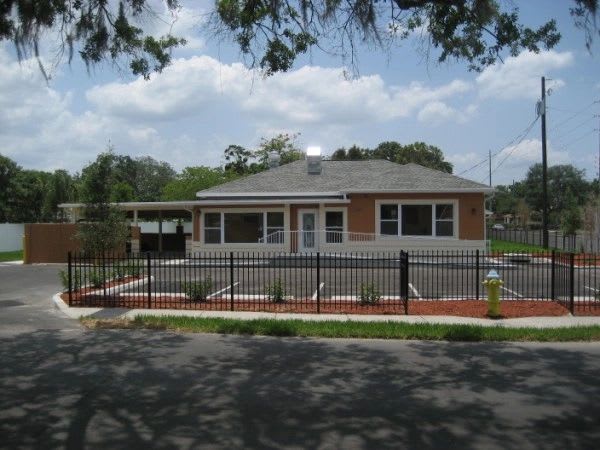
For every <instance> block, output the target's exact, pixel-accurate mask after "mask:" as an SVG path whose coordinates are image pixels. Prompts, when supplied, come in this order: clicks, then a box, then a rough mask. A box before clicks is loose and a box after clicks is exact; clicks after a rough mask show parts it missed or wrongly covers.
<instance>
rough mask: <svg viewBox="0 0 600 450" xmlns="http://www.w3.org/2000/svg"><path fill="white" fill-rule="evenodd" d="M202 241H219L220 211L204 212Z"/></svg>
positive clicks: (212, 242)
mask: <svg viewBox="0 0 600 450" xmlns="http://www.w3.org/2000/svg"><path fill="white" fill-rule="evenodd" d="M204 242H205V243H206V244H220V243H221V213H206V214H204Z"/></svg>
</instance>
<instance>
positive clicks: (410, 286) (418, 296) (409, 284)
mask: <svg viewBox="0 0 600 450" xmlns="http://www.w3.org/2000/svg"><path fill="white" fill-rule="evenodd" d="M408 287H409V288H410V290H411V291H412V293H413V294H415V297H417V298H418V299H419V300H422V297H421V295H420V294H419V291H417V290H416V289H415V287H414V286H413V285H412V283H408Z"/></svg>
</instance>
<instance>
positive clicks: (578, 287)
mask: <svg viewBox="0 0 600 450" xmlns="http://www.w3.org/2000/svg"><path fill="white" fill-rule="evenodd" d="M131 267H133V268H134V269H135V270H133V271H130V270H129V269H126V268H131ZM490 269H494V270H497V271H498V272H500V275H501V277H502V279H503V280H504V285H503V288H502V289H503V290H502V298H503V299H504V300H543V301H554V302H558V303H560V304H561V305H563V306H565V307H566V308H568V309H569V310H570V311H571V312H572V313H575V312H577V311H579V312H581V311H583V310H584V309H586V308H587V309H594V308H600V302H599V301H598V298H597V293H598V292H599V291H598V286H599V283H600V279H599V278H600V277H599V276H598V274H599V273H600V256H598V255H588V256H586V257H585V258H581V257H578V256H576V255H574V254H572V253H562V252H556V251H552V252H547V253H527V254H525V253H519V254H513V255H499V254H492V253H484V252H479V251H462V252H461V251H439V252H411V253H406V252H400V253H397V254H361V253H352V254H349V253H348V254H335V255H332V254H327V255H322V254H320V253H314V254H306V255H301V254H283V253H281V254H280V253H277V254H276V253H273V254H266V255H265V254H253V253H233V252H230V253H214V254H188V255H182V254H174V255H169V254H160V255H158V254H149V253H148V254H139V255H131V254H129V255H104V256H103V257H102V258H100V259H98V258H96V259H91V258H87V257H85V256H84V255H79V254H70V256H69V264H68V274H67V285H68V286H67V287H68V289H67V291H68V294H67V295H68V300H69V304H70V305H72V306H99V307H105V306H122V307H132V308H185V309H209V310H211V309H212V310H232V311H233V310H244V311H290V312H316V313H319V312H345V313H365V312H372V313H394V314H407V313H408V312H409V308H410V302H411V301H415V300H418V301H428V300H444V301H446V300H484V299H485V298H486V295H487V292H486V290H485V288H484V286H482V282H483V281H484V279H485V277H486V275H487V273H488V271H489V270H490ZM599 311H600V309H599Z"/></svg>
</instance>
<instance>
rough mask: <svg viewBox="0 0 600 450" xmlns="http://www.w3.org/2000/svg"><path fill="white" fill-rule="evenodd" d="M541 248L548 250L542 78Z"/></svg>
mask: <svg viewBox="0 0 600 450" xmlns="http://www.w3.org/2000/svg"><path fill="white" fill-rule="evenodd" d="M540 112H541V116H542V184H543V186H542V197H543V198H542V246H543V247H544V248H548V158H547V155H546V78H545V77H542V104H541V107H540Z"/></svg>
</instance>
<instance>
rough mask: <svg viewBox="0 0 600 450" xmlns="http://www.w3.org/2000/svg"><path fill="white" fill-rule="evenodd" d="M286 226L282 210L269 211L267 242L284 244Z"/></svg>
mask: <svg viewBox="0 0 600 450" xmlns="http://www.w3.org/2000/svg"><path fill="white" fill-rule="evenodd" d="M284 230H285V229H284V227H283V213H282V212H268V213H267V234H266V236H265V242H266V243H267V244H283V242H284V237H285V236H284V233H283V232H284Z"/></svg>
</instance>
